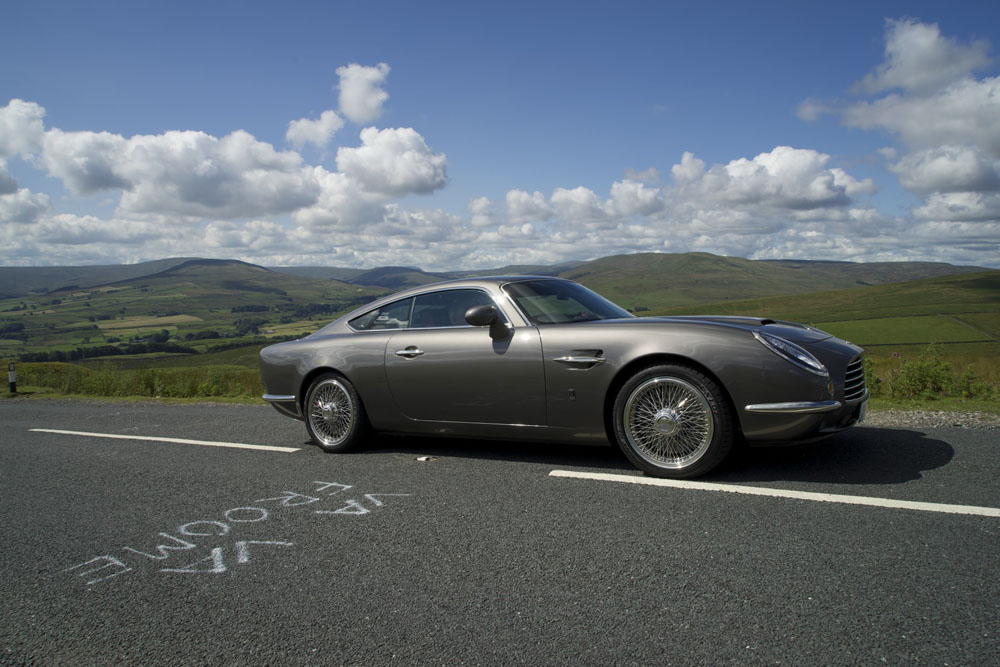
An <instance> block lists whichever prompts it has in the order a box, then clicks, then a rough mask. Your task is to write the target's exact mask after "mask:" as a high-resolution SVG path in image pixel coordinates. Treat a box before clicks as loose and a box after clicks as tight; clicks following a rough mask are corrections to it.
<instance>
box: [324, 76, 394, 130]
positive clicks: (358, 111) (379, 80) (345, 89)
mask: <svg viewBox="0 0 1000 667" xmlns="http://www.w3.org/2000/svg"><path fill="white" fill-rule="evenodd" d="M337 74H338V76H340V112H341V113H343V114H344V115H345V116H347V118H348V119H350V120H351V121H353V122H355V123H358V124H359V125H360V124H363V123H370V122H372V121H374V120H376V119H377V118H378V117H379V116H381V115H382V105H383V104H385V101H386V100H387V99H389V93H387V92H385V91H384V90H383V89H382V86H383V85H384V84H385V80H386V77H388V76H389V66H388V65H387V64H385V63H379V64H378V66H376V67H364V66H362V65H358V64H357V63H352V64H350V65H346V66H344V67H338V68H337Z"/></svg>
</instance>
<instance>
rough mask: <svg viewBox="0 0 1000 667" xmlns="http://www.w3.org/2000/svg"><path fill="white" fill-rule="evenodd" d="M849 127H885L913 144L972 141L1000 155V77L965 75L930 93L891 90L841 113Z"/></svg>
mask: <svg viewBox="0 0 1000 667" xmlns="http://www.w3.org/2000/svg"><path fill="white" fill-rule="evenodd" d="M842 119H843V122H844V124H845V125H847V126H848V127H858V128H861V129H865V130H873V129H884V130H888V131H889V132H892V133H894V134H898V135H899V137H900V139H902V141H903V142H904V143H905V144H907V145H909V146H916V147H927V146H936V145H941V144H949V143H950V144H970V145H976V146H980V147H982V148H984V149H986V150H989V151H990V153H992V154H993V155H1000V77H993V78H986V79H982V80H973V79H963V80H961V81H957V82H955V83H952V84H951V85H949V86H947V87H945V88H942V89H940V90H937V91H935V92H933V93H931V94H927V95H900V94H895V93H894V94H892V95H887V96H885V97H882V98H880V99H877V100H875V101H873V102H868V101H864V102H858V103H856V104H853V105H851V106H849V107H847V109H845V110H844V111H843V113H842Z"/></svg>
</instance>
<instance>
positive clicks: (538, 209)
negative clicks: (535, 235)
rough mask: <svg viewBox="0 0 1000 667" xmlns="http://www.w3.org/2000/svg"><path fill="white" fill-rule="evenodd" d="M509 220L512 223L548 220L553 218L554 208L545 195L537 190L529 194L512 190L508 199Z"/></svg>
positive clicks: (508, 194)
mask: <svg viewBox="0 0 1000 667" xmlns="http://www.w3.org/2000/svg"><path fill="white" fill-rule="evenodd" d="M506 205H507V218H508V219H509V220H510V221H511V222H519V223H520V222H527V221H529V220H548V219H549V218H551V217H552V207H551V206H549V203H548V202H547V201H546V200H545V195H543V194H542V193H541V192H538V191H537V190H536V191H535V192H533V193H532V194H528V193H527V192H525V191H524V190H510V191H509V192H507V197H506Z"/></svg>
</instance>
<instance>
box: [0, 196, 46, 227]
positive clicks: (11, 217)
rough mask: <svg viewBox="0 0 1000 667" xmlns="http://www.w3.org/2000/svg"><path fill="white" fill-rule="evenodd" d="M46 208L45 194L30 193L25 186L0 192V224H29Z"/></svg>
mask: <svg viewBox="0 0 1000 667" xmlns="http://www.w3.org/2000/svg"><path fill="white" fill-rule="evenodd" d="M48 208H49V198H48V196H47V195H45V194H42V193H38V194H32V193H31V191H30V190H28V189H27V188H21V189H20V190H15V191H13V192H10V193H7V194H0V224H2V223H9V222H13V223H21V224H30V223H33V222H35V221H36V220H38V218H39V216H40V215H41V214H42V213H44V212H45V211H46V210H48Z"/></svg>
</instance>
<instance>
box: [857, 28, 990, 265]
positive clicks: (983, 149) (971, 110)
mask: <svg viewBox="0 0 1000 667" xmlns="http://www.w3.org/2000/svg"><path fill="white" fill-rule="evenodd" d="M988 50H989V44H988V43H987V42H985V41H975V42H971V43H968V44H963V43H960V42H959V41H958V40H955V39H952V38H949V37H945V36H943V35H942V34H941V32H940V29H939V28H938V26H937V25H936V24H924V23H919V22H917V21H913V20H900V21H889V22H888V23H887V28H886V48H885V60H884V62H883V63H882V64H881V65H879V66H878V67H876V69H875V70H874V72H872V73H870V74H869V75H868V76H866V77H865V78H864V79H863V80H862V81H861V82H860V83H859V84H858V85H857V86H856V87H855V90H856V91H861V92H864V93H868V94H870V95H877V94H882V93H885V94H883V95H882V96H881V97H876V98H875V99H871V100H862V101H858V102H855V103H853V104H850V105H848V106H847V107H846V108H844V109H843V110H842V111H841V118H842V121H843V123H844V124H845V125H847V126H848V127H856V128H861V129H866V130H884V131H888V132H889V133H891V134H892V135H894V136H896V137H898V139H899V141H900V143H901V147H900V148H896V147H885V148H882V149H879V151H878V152H879V154H880V155H881V156H882V157H883V158H884V159H885V160H886V161H887V168H888V170H889V171H890V172H892V173H893V174H895V175H896V177H897V178H898V179H899V182H900V184H901V185H902V186H903V187H905V188H906V189H908V190H910V191H911V192H913V193H914V194H916V195H917V196H918V197H920V198H921V199H922V200H923V201H922V203H921V204H920V205H918V206H915V207H914V208H913V209H912V211H911V213H912V218H913V221H914V222H913V223H911V225H910V227H909V228H908V229H907V230H906V231H905V232H903V233H901V234H900V236H899V237H898V239H899V241H900V243H901V245H904V246H905V245H906V244H908V243H930V244H931V247H936V248H938V249H939V251H940V252H942V253H947V252H956V251H958V250H959V249H961V250H965V251H975V252H989V253H992V254H993V255H994V256H995V255H996V253H997V252H998V251H1000V236H998V235H997V230H998V228H1000V222H998V221H1000V77H996V76H994V77H990V76H987V77H984V78H981V79H977V78H975V76H974V72H975V71H976V70H979V69H981V68H983V67H986V66H987V65H989V64H990V62H991V60H990V58H989V56H988ZM890 91H891V92H890Z"/></svg>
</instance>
